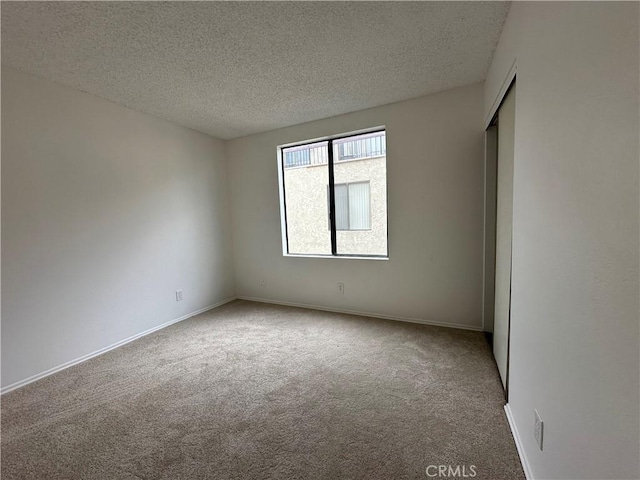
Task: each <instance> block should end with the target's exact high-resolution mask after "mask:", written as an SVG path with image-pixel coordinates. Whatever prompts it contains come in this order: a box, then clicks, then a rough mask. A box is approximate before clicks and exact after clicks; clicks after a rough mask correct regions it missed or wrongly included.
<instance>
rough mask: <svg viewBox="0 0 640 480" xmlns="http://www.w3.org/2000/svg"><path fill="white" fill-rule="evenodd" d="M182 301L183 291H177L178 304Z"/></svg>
mask: <svg viewBox="0 0 640 480" xmlns="http://www.w3.org/2000/svg"><path fill="white" fill-rule="evenodd" d="M182 300H183V298H182V290H176V302H181V301H182Z"/></svg>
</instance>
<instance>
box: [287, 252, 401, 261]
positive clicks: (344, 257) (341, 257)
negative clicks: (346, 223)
mask: <svg viewBox="0 0 640 480" xmlns="http://www.w3.org/2000/svg"><path fill="white" fill-rule="evenodd" d="M282 255H283V256H284V257H292V258H336V259H338V260H383V261H384V260H389V257H383V256H366V255H363V256H358V255H311V254H309V255H306V254H302V253H283V254H282Z"/></svg>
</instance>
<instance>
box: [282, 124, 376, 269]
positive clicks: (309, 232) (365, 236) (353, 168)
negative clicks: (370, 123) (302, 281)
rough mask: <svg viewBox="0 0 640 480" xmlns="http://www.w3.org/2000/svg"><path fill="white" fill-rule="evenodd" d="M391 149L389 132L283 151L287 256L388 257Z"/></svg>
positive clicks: (284, 218) (284, 236)
mask: <svg viewBox="0 0 640 480" xmlns="http://www.w3.org/2000/svg"><path fill="white" fill-rule="evenodd" d="M386 151H387V143H386V132H385V131H384V130H376V131H372V132H367V133H364V134H363V133H360V134H355V135H341V136H339V137H334V138H329V139H326V140H322V141H313V142H304V143H299V144H296V145H289V146H283V147H280V148H279V166H280V193H281V195H280V198H281V204H282V210H281V211H282V227H283V228H282V232H283V251H284V254H286V255H312V256H318V255H323V256H338V257H339V256H346V257H354V256H355V257H384V258H387V257H388V248H387V171H386V165H387V158H386ZM327 207H328V208H327ZM327 225H329V228H328V229H327Z"/></svg>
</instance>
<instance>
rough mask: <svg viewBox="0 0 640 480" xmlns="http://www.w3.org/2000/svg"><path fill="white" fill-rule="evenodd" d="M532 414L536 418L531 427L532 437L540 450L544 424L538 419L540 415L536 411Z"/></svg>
mask: <svg viewBox="0 0 640 480" xmlns="http://www.w3.org/2000/svg"><path fill="white" fill-rule="evenodd" d="M534 413H535V415H536V418H535V423H534V426H533V436H534V437H535V439H536V442H538V447H539V448H540V450H542V435H543V433H544V422H543V421H542V418H540V414H539V413H538V410H534Z"/></svg>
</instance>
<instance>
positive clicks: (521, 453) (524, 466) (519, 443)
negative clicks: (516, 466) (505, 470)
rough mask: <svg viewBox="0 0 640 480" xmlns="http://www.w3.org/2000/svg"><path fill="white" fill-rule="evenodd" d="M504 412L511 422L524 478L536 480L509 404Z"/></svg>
mask: <svg viewBox="0 0 640 480" xmlns="http://www.w3.org/2000/svg"><path fill="white" fill-rule="evenodd" d="M504 411H505V413H506V414H507V421H508V422H509V427H510V428H511V434H512V435H513V440H514V441H515V443H516V449H517V450H518V455H519V456H520V463H522V469H523V470H524V476H525V477H527V480H534V478H533V474H532V473H531V467H530V466H529V461H528V460H527V456H526V455H525V453H524V446H523V445H522V440H521V439H520V434H519V433H518V428H517V427H516V422H515V420H514V418H513V414H512V413H511V407H509V404H508V403H507V404H506V405H505V406H504Z"/></svg>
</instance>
